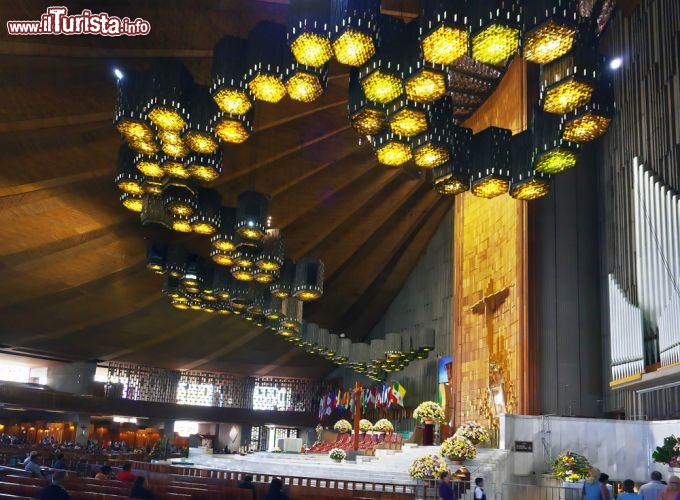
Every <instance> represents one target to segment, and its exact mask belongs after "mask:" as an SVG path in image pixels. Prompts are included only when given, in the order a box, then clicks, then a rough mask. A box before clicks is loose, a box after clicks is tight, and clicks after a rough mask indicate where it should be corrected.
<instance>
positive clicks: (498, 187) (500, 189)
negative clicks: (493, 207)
mask: <svg viewBox="0 0 680 500" xmlns="http://www.w3.org/2000/svg"><path fill="white" fill-rule="evenodd" d="M509 187H510V182H509V181H508V180H506V179H500V178H496V177H484V178H482V179H478V180H474V181H473V182H472V188H471V191H472V194H474V195H475V196H479V197H480V198H495V197H496V196H500V195H501V194H503V193H507V192H508V188H509Z"/></svg>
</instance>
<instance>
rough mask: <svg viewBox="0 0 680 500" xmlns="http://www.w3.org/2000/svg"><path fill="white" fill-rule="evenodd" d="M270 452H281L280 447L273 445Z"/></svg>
mask: <svg viewBox="0 0 680 500" xmlns="http://www.w3.org/2000/svg"><path fill="white" fill-rule="evenodd" d="M272 453H281V448H279V447H278V446H274V447H273V448H272Z"/></svg>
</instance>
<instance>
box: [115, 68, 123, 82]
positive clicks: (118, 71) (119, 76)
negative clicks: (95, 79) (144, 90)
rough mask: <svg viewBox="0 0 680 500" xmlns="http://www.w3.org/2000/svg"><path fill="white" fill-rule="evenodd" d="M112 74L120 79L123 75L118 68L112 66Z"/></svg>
mask: <svg viewBox="0 0 680 500" xmlns="http://www.w3.org/2000/svg"><path fill="white" fill-rule="evenodd" d="M113 74H114V75H116V78H117V79H118V80H122V79H123V77H124V76H125V75H123V72H122V71H121V70H119V69H118V68H113Z"/></svg>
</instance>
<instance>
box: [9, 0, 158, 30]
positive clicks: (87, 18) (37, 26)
mask: <svg viewBox="0 0 680 500" xmlns="http://www.w3.org/2000/svg"><path fill="white" fill-rule="evenodd" d="M150 31H151V24H149V22H148V21H145V20H144V19H140V18H137V19H135V20H134V21H133V20H131V19H130V18H129V17H124V18H122V19H121V18H120V17H116V16H109V15H108V14H107V13H106V12H101V13H99V14H93V13H92V11H90V10H87V9H85V10H83V12H82V13H81V14H76V15H73V16H69V15H68V9H67V8H66V7H63V6H59V7H48V8H47V12H45V13H44V14H43V15H42V16H40V21H7V32H8V33H9V34H10V35H104V36H137V35H147V34H148V33H149V32H150Z"/></svg>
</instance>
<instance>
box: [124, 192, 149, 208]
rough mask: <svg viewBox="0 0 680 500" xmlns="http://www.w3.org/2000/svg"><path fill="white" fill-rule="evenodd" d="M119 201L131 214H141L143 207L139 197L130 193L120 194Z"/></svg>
mask: <svg viewBox="0 0 680 500" xmlns="http://www.w3.org/2000/svg"><path fill="white" fill-rule="evenodd" d="M120 201H121V203H122V204H123V206H124V207H125V208H127V209H128V210H130V211H132V212H141V211H142V208H143V206H144V203H143V202H142V197H141V196H139V195H134V194H130V193H123V194H121V195H120Z"/></svg>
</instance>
